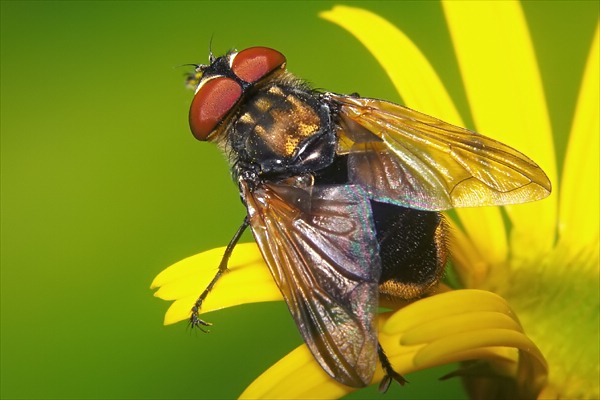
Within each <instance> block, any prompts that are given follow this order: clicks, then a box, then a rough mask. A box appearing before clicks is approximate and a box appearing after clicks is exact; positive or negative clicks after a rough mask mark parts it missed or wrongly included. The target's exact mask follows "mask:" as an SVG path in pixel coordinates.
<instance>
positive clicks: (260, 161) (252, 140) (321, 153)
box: [231, 84, 336, 176]
mask: <svg viewBox="0 0 600 400" xmlns="http://www.w3.org/2000/svg"><path fill="white" fill-rule="evenodd" d="M232 128H233V129H232V137H231V146H232V150H233V151H234V152H236V153H237V156H238V158H239V160H241V161H243V162H245V163H249V164H256V165H258V166H259V167H260V168H259V169H260V171H261V173H262V174H265V175H271V176H277V175H284V176H292V175H296V174H301V173H306V172H311V171H315V170H319V169H322V168H325V167H326V166H328V165H329V164H331V162H332V161H333V157H334V154H335V147H336V146H335V143H336V138H335V133H334V129H333V128H332V122H331V119H330V113H329V108H328V106H327V104H325V103H323V102H320V101H319V97H318V95H316V94H313V93H312V92H311V91H309V90H303V89H299V88H297V87H289V86H285V85H281V84H272V85H269V86H266V87H263V88H260V89H259V90H257V91H256V92H254V93H252V94H250V95H249V97H248V98H247V100H246V101H245V102H244V103H243V105H241V106H240V108H239V110H238V114H237V118H236V119H235V121H234V122H233V127H232Z"/></svg>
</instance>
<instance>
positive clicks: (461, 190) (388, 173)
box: [324, 93, 551, 211]
mask: <svg viewBox="0 0 600 400" xmlns="http://www.w3.org/2000/svg"><path fill="white" fill-rule="evenodd" d="M324 96H325V98H326V99H328V100H329V101H330V102H331V103H332V104H333V106H334V107H335V108H336V109H337V110H338V114H337V115H338V121H337V122H338V126H339V131H338V136H339V138H340V148H339V150H338V152H339V153H348V154H349V156H348V177H349V181H350V183H355V184H359V185H361V186H363V187H365V188H366V190H367V191H368V192H369V195H370V196H371V197H372V198H376V199H379V200H381V201H386V202H390V203H393V204H398V205H402V206H407V207H411V208H418V209H422V210H431V211H440V210H446V209H449V208H454V207H472V206H491V205H503V204H514V203H524V202H527V201H533V200H539V199H542V198H544V197H546V196H548V195H549V194H550V191H551V184H550V181H549V180H548V177H547V176H546V174H544V172H543V171H542V169H541V168H540V167H538V166H537V164H535V163H534V162H533V161H532V160H530V159H529V158H528V157H527V156H525V155H523V154H521V153H519V152H518V151H516V150H515V149H513V148H511V147H509V146H507V145H505V144H502V143H500V142H498V141H495V140H493V139H490V138H488V137H485V136H483V135H480V134H478V133H475V132H472V131H469V130H467V129H464V128H459V127H457V126H454V125H451V124H448V123H446V122H443V121H440V120H438V119H436V118H433V117H430V116H428V115H425V114H422V113H420V112H417V111H414V110H411V109H410V108H406V107H402V106H400V105H397V104H393V103H389V102H386V101H383V100H376V99H366V98H358V97H351V96H343V95H337V94H334V93H325V94H324Z"/></svg>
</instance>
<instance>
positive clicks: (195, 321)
mask: <svg viewBox="0 0 600 400" xmlns="http://www.w3.org/2000/svg"><path fill="white" fill-rule="evenodd" d="M249 223H250V221H248V218H247V217H246V218H244V222H242V225H240V227H239V228H238V230H237V231H236V232H235V235H233V237H232V238H231V240H230V241H229V244H228V245H227V248H226V249H225V252H224V253H223V258H221V263H219V269H218V270H217V273H216V274H215V276H214V278H212V280H211V281H210V283H209V284H208V286H207V287H206V289H204V291H203V292H202V294H201V295H200V297H198V300H196V302H195V303H194V306H193V307H192V310H191V312H192V314H191V316H190V326H191V327H192V328H198V329H200V330H201V331H202V332H205V333H207V332H208V330H206V329H204V328H203V327H207V326H210V325H212V324H211V323H210V322H206V321H204V320H202V319H201V318H200V308H201V307H202V302H203V301H204V299H206V296H208V293H209V292H210V291H211V290H212V288H213V286H215V283H217V281H218V280H219V278H220V277H221V275H223V273H225V272H226V271H227V264H228V262H229V258H230V257H231V253H233V249H234V248H235V245H236V244H237V242H238V241H239V240H240V237H241V236H242V233H244V231H245V230H246V228H247V227H248V224H249Z"/></svg>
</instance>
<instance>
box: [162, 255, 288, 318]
mask: <svg viewBox="0 0 600 400" xmlns="http://www.w3.org/2000/svg"><path fill="white" fill-rule="evenodd" d="M224 251H225V247H220V248H217V249H212V250H208V251H205V252H203V253H200V254H197V255H195V256H191V257H188V258H186V259H184V260H181V261H179V262H177V263H175V264H173V265H171V266H170V267H168V268H167V269H165V270H164V271H162V272H161V273H160V274H158V276H157V277H156V278H155V279H154V281H153V282H152V285H151V288H152V289H156V288H158V290H157V291H156V293H155V294H154V295H155V296H156V297H159V298H161V299H163V300H175V301H174V302H173V304H172V305H171V307H170V308H169V310H168V311H167V313H166V315H165V321H164V322H165V324H173V323H175V322H179V321H182V320H186V319H188V318H189V317H190V311H191V309H192V307H193V305H194V303H195V301H196V300H197V299H198V296H200V294H201V293H202V292H203V291H204V289H205V288H206V287H207V285H208V283H209V282H210V281H211V280H212V278H213V277H214V276H215V273H216V272H217V267H218V265H219V263H220V262H221V258H222V256H223V252H224ZM282 299H283V298H282V297H281V293H280V292H279V289H278V288H277V285H276V284H275V282H274V281H273V278H272V276H271V274H270V273H269V270H268V268H267V266H266V264H265V262H264V260H263V258H262V255H261V254H260V251H259V250H258V246H257V245H256V243H240V244H238V245H237V246H236V247H235V250H234V251H233V254H232V255H231V258H230V259H229V271H228V272H226V273H225V274H223V276H221V278H220V279H219V281H218V282H217V284H216V285H215V287H214V288H213V290H212V291H211V292H210V294H209V295H208V296H207V297H206V300H205V301H204V302H203V303H202V309H201V310H200V311H201V313H206V312H209V311H214V310H219V309H222V308H226V307H232V306H235V305H239V304H245V303H255V302H261V301H277V300H282Z"/></svg>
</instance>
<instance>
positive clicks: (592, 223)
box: [559, 28, 600, 252]
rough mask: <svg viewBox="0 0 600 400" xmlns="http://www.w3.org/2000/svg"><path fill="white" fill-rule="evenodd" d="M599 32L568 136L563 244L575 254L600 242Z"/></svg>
mask: <svg viewBox="0 0 600 400" xmlns="http://www.w3.org/2000/svg"><path fill="white" fill-rule="evenodd" d="M598 35H599V32H598V28H596V32H595V34H594V39H593V42H592V47H591V49H590V54H589V57H588V61H587V65H586V68H585V73H584V76H583V81H582V83H581V89H580V92H579V99H578V101H577V108H576V111H575V119H574V121H573V127H572V129H571V135H570V136H569V145H568V147H567V154H566V157H565V167H564V170H563V178H562V187H561V192H560V213H559V215H560V218H559V220H560V225H559V234H560V239H561V241H565V242H566V244H567V245H569V246H571V247H572V249H573V251H574V252H576V251H578V250H579V248H580V247H581V246H585V245H587V244H588V243H591V242H592V241H594V240H596V241H597V240H598V220H599V219H600V216H599V210H600V200H599V199H600V179H599V176H598V175H599V170H600V169H599V168H598V165H600V160H599V157H598V152H599V148H600V142H599V140H600V122H599V118H600V117H599V110H600V95H599V93H598V92H599V91H600V82H599V79H598V76H599V75H600V71H599V67H598V58H599V57H600V55H599V54H598V47H599V46H600V43H599V41H598V40H599V39H598Z"/></svg>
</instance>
